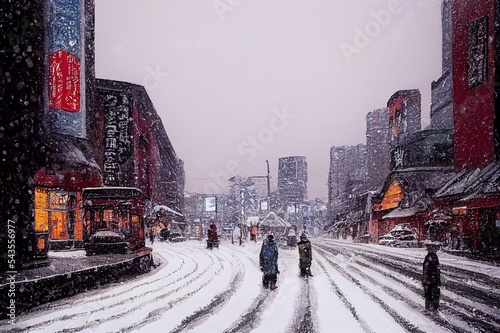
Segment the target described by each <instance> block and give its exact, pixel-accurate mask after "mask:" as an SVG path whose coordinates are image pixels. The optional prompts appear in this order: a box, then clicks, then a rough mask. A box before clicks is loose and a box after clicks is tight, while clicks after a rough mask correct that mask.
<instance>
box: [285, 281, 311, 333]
mask: <svg viewBox="0 0 500 333" xmlns="http://www.w3.org/2000/svg"><path fill="white" fill-rule="evenodd" d="M301 280H302V281H301V283H300V284H301V286H300V293H299V295H300V296H299V300H298V302H297V308H296V309H295V316H294V320H293V321H292V323H291V325H290V327H289V328H288V329H287V330H286V331H287V332H294V333H314V325H313V318H312V312H311V286H310V284H309V279H308V278H306V279H304V278H301Z"/></svg>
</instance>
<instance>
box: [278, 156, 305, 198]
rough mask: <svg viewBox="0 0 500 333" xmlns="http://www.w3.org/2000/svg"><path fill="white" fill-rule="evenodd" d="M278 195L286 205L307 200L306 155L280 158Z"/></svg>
mask: <svg viewBox="0 0 500 333" xmlns="http://www.w3.org/2000/svg"><path fill="white" fill-rule="evenodd" d="M278 197H279V200H280V202H281V203H282V204H283V205H284V206H285V207H286V206H288V205H290V204H297V203H303V202H304V201H306V200H307V162H306V157H305V156H289V157H282V158H280V159H279V165H278Z"/></svg>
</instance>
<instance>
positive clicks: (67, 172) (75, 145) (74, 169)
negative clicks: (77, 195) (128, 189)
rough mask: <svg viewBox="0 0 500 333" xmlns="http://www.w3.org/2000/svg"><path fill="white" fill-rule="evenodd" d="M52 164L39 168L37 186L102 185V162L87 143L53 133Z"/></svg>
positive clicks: (68, 188) (77, 187) (72, 187)
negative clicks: (98, 162) (91, 152)
mask: <svg viewBox="0 0 500 333" xmlns="http://www.w3.org/2000/svg"><path fill="white" fill-rule="evenodd" d="M49 146H50V148H49V153H50V154H51V159H50V160H51V167H50V168H42V169H40V170H38V172H37V173H36V175H35V186H44V187H51V188H60V189H64V190H67V191H78V190H81V189H82V188H84V187H99V186H102V175H101V169H100V168H99V165H97V163H96V161H95V160H94V159H93V157H92V156H91V154H90V152H89V151H88V148H87V149H86V147H85V143H84V142H83V140H82V141H78V139H70V138H68V137H65V136H54V137H53V138H51V142H50V144H49Z"/></svg>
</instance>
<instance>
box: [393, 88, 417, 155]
mask: <svg viewBox="0 0 500 333" xmlns="http://www.w3.org/2000/svg"><path fill="white" fill-rule="evenodd" d="M420 104H421V95H420V91H419V90H418V89H410V90H399V91H396V92H395V93H394V94H393V95H392V96H391V98H389V101H387V107H388V108H389V127H390V129H391V131H392V133H391V134H390V141H391V145H392V146H397V145H400V144H402V143H404V140H405V139H406V137H407V136H408V135H409V134H412V133H415V132H416V131H419V130H420V129H421V128H422V124H421V109H420Z"/></svg>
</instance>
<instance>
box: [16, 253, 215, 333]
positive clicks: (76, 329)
mask: <svg viewBox="0 0 500 333" xmlns="http://www.w3.org/2000/svg"><path fill="white" fill-rule="evenodd" d="M209 258H210V259H211V265H208V266H207V268H206V269H205V270H203V271H202V272H200V273H198V274H197V275H195V276H193V277H192V278H191V279H189V280H187V281H185V280H186V279H187V278H188V277H190V276H191V275H193V274H194V273H195V272H196V271H197V270H198V269H199V265H198V263H197V262H195V266H194V268H193V269H192V270H191V271H189V272H188V273H187V274H185V275H183V276H180V277H179V278H177V279H176V280H174V281H172V282H170V283H168V284H165V285H162V286H161V287H159V288H156V289H153V290H148V291H146V292H144V293H141V294H139V295H134V296H132V297H130V298H127V299H125V300H122V301H120V302H116V303H113V304H110V305H107V306H104V307H100V308H98V309H94V310H91V311H86V312H79V313H73V314H71V315H63V316H59V317H57V318H53V319H50V320H47V321H43V322H41V323H37V324H35V325H31V326H27V327H24V328H21V329H14V330H12V331H11V332H13V333H18V332H25V330H30V331H31V330H38V329H40V328H42V327H45V326H49V325H51V324H54V323H58V322H60V321H68V322H69V321H71V320H72V319H74V318H77V317H83V316H91V315H92V314H94V313H100V312H102V311H104V310H109V309H112V308H114V307H117V306H120V305H124V304H134V302H135V301H136V300H137V299H140V298H142V297H144V296H146V295H148V294H152V293H158V292H161V291H162V290H164V289H168V288H169V287H170V286H171V285H173V284H175V283H177V282H182V283H183V284H182V285H181V286H179V287H177V288H176V289H174V290H171V291H169V292H167V293H165V294H162V295H160V296H157V297H154V298H153V299H152V300H149V301H145V302H142V303H140V304H139V305H135V306H134V307H132V308H131V309H129V310H127V311H124V312H120V313H118V314H116V315H114V316H112V317H109V318H104V319H96V320H94V321H92V322H88V323H86V324H85V325H81V326H77V327H74V328H69V329H65V330H63V331H61V332H79V331H82V330H84V329H87V328H92V327H94V326H97V325H99V324H102V323H104V322H107V321H109V320H114V319H119V318H121V317H124V316H126V315H129V314H131V313H133V312H134V311H136V310H138V309H140V308H141V307H142V306H144V305H146V304H149V303H153V302H156V301H158V300H162V299H164V298H166V297H168V296H170V295H172V294H174V293H176V292H178V291H179V290H182V289H183V288H185V287H186V286H187V285H189V284H191V283H193V282H194V281H196V280H197V279H199V278H201V277H202V276H203V275H204V274H205V273H206V272H208V271H209V270H210V269H211V266H213V264H214V263H215V262H214V260H213V258H212V257H210V256H209Z"/></svg>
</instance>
